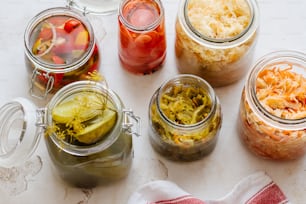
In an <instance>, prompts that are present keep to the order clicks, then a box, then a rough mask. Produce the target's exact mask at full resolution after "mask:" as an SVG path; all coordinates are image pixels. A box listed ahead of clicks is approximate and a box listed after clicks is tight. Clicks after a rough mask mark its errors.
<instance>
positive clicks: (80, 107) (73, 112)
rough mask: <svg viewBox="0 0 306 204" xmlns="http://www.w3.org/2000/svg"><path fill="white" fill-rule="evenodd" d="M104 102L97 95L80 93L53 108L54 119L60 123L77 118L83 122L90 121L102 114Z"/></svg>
mask: <svg viewBox="0 0 306 204" xmlns="http://www.w3.org/2000/svg"><path fill="white" fill-rule="evenodd" d="M102 100H103V98H102V96H99V95H97V94H95V93H91V92H88V93H79V94H78V95H75V96H74V97H72V98H69V99H67V100H65V101H63V102H62V103H60V104H59V105H57V106H56V107H55V108H53V110H52V118H53V120H54V121H56V122H58V123H68V122H71V120H73V119H74V118H75V117H76V116H77V117H78V119H79V120H80V121H81V122H84V121H87V120H90V119H92V118H94V117H96V116H97V115H99V114H101V113H102V111H103V110H102V108H101V105H102V104H101V101H102ZM104 100H105V99H104Z"/></svg>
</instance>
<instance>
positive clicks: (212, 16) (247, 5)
mask: <svg viewBox="0 0 306 204" xmlns="http://www.w3.org/2000/svg"><path fill="white" fill-rule="evenodd" d="M258 28H259V9H258V5H257V2H256V0H228V1H224V0H181V2H180V6H179V10H178V13H177V19H176V25H175V31H176V32H175V56H176V63H177V68H178V71H179V72H180V73H181V74H194V75H197V76H200V77H202V78H203V79H205V80H206V81H207V82H209V83H210V84H211V85H212V86H213V87H220V86H225V85H228V84H231V83H234V82H236V81H238V80H239V79H241V78H242V77H243V76H244V75H245V74H246V73H247V71H248V67H250V63H251V62H252V59H253V54H254V50H255V45H256V41H257V35H258Z"/></svg>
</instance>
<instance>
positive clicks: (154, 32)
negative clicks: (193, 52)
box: [118, 0, 166, 74]
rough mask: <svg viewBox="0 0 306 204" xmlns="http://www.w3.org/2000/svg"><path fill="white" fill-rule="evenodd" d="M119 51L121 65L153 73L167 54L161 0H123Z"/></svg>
mask: <svg viewBox="0 0 306 204" xmlns="http://www.w3.org/2000/svg"><path fill="white" fill-rule="evenodd" d="M118 24H119V42H118V52H119V59H120V62H121V65H122V66H123V68H125V69H126V70H128V71H130V72H132V73H136V74H150V73H153V72H155V71H157V70H158V69H160V68H161V67H162V65H163V64H164V61H165V58H166V34H165V16H164V8H163V5H162V2H161V1H160V0H124V1H122V2H121V4H120V7H119V15H118Z"/></svg>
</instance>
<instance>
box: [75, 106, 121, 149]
mask: <svg viewBox="0 0 306 204" xmlns="http://www.w3.org/2000/svg"><path fill="white" fill-rule="evenodd" d="M116 120H117V113H116V111H114V110H110V109H105V110H104V112H103V114H102V115H101V116H98V117H97V118H96V119H93V121H90V124H89V125H87V126H86V127H85V128H84V129H83V130H82V131H80V132H79V133H77V134H76V135H74V137H75V138H76V139H77V140H78V141H79V142H82V143H85V144H92V143H95V142H97V141H98V140H100V139H102V138H103V137H104V136H105V135H106V134H107V133H109V131H110V130H111V129H112V128H113V127H114V125H115V123H116Z"/></svg>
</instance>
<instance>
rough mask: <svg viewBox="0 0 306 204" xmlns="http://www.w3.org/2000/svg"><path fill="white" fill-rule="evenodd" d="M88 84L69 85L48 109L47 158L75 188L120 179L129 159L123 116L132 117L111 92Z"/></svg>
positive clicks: (130, 158) (124, 173) (129, 144)
mask: <svg viewBox="0 0 306 204" xmlns="http://www.w3.org/2000/svg"><path fill="white" fill-rule="evenodd" d="M93 85H94V86H92V84H88V82H87V81H83V83H82V82H75V83H72V84H70V85H68V86H66V87H64V90H62V89H61V90H60V91H59V92H57V93H56V94H55V95H54V97H53V98H52V100H51V102H50V104H49V105H48V119H47V125H48V128H47V131H46V134H47V137H46V141H47V142H46V144H47V147H48V151H49V154H50V157H51V159H52V161H53V163H54V165H55V167H56V169H57V170H58V172H59V175H60V176H61V177H62V178H63V179H64V180H65V181H67V182H68V183H71V184H73V185H75V186H80V187H92V186H95V185H97V184H99V183H104V182H111V181H114V180H117V179H120V178H123V177H124V176H126V175H127V174H128V172H129V169H130V166H131V160H132V155H133V151H132V134H131V132H130V130H129V129H128V128H127V129H126V127H125V126H124V125H125V123H127V121H125V120H126V117H128V115H126V114H130V115H132V116H133V114H132V113H131V112H130V111H128V112H126V111H125V110H124V109H123V104H122V102H121V100H120V99H119V98H118V96H117V95H116V94H115V93H113V92H112V91H111V90H108V89H107V88H105V87H103V86H102V85H99V84H93ZM134 118H135V117H134Z"/></svg>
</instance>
